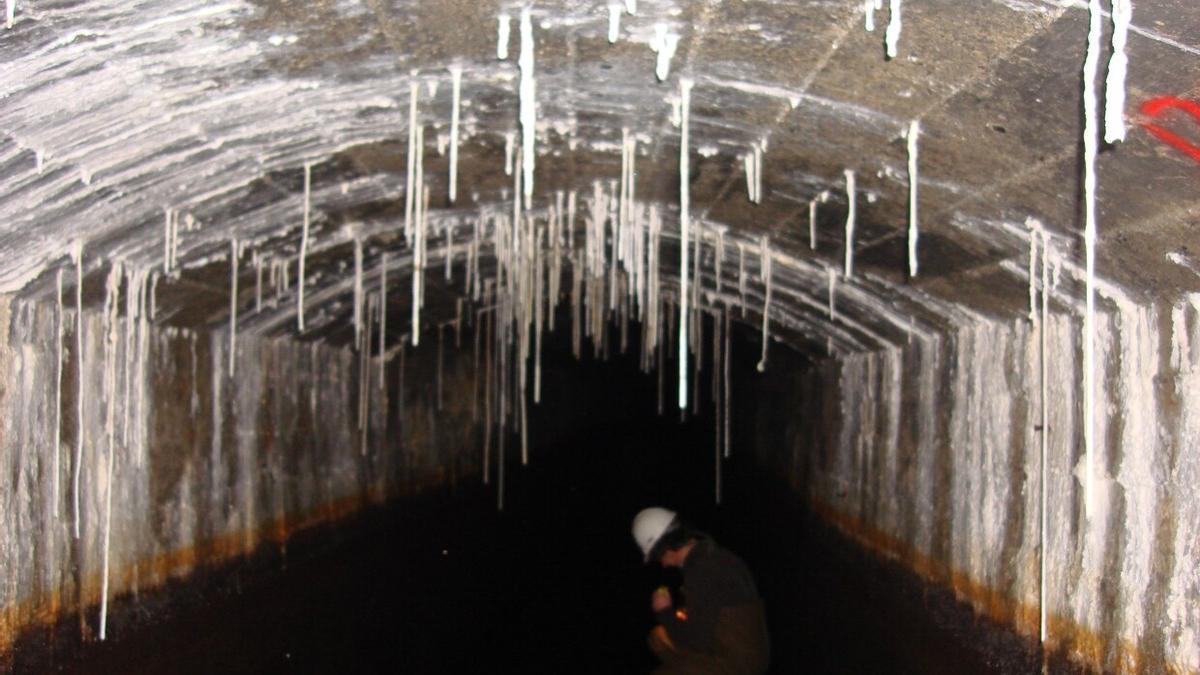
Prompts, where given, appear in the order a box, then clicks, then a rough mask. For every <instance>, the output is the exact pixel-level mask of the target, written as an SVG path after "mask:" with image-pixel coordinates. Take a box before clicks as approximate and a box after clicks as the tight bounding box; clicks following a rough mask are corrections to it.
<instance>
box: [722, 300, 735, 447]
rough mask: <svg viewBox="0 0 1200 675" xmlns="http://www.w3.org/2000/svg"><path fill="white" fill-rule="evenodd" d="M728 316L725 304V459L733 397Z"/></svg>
mask: <svg viewBox="0 0 1200 675" xmlns="http://www.w3.org/2000/svg"><path fill="white" fill-rule="evenodd" d="M729 315H730V311H729V303H725V356H724V357H722V359H721V361H722V363H723V365H724V366H725V375H724V377H723V378H722V379H723V380H724V381H725V415H724V417H725V457H726V459H728V458H729V453H730V447H731V443H730V441H729V431H730V423H729V409H730V404H729V399H730V397H731V396H732V395H733V386H732V385H731V383H730V379H729V377H730V373H731V372H732V369H731V368H730V365H729V362H730V360H731V359H732V358H733V351H732V349H731V347H732V345H731V344H730V343H731V339H730V333H731V332H732V330H733V324H732V323H731V322H730V319H729Z"/></svg>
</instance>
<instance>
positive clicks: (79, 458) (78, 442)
mask: <svg viewBox="0 0 1200 675" xmlns="http://www.w3.org/2000/svg"><path fill="white" fill-rule="evenodd" d="M72 254H73V257H74V258H75V352H76V356H75V362H76V371H75V372H76V375H75V382H76V386H77V387H78V391H77V392H76V394H75V396H76V401H75V405H76V409H75V463H74V464H73V465H72V467H71V472H72V474H73V475H72V477H71V492H72V494H73V499H72V503H73V505H74V511H75V514H74V515H75V538H76V539H78V538H79V473H80V471H79V470H80V468H81V467H80V465H81V464H82V463H83V422H84V417H83V402H84V392H83V380H84V372H85V371H84V367H83V365H84V363H83V242H76V243H75V249H74V251H73V252H72Z"/></svg>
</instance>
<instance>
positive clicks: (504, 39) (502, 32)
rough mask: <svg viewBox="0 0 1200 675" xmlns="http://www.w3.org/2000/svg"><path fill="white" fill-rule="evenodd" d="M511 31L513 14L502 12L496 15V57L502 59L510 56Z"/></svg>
mask: <svg viewBox="0 0 1200 675" xmlns="http://www.w3.org/2000/svg"><path fill="white" fill-rule="evenodd" d="M511 31H512V17H511V16H509V15H507V14H501V15H500V16H498V17H496V58H497V59H499V60H501V61H503V60H505V59H507V58H508V35H509V33H510V32H511Z"/></svg>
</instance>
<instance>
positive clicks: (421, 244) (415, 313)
mask: <svg viewBox="0 0 1200 675" xmlns="http://www.w3.org/2000/svg"><path fill="white" fill-rule="evenodd" d="M424 137H425V134H424V129H417V138H418V141H419V142H418V154H422V153H421V151H420V141H421V140H422V139H424ZM421 160H422V158H420V157H419V158H418V160H417V176H418V180H417V188H418V189H419V190H422V192H423V194H422V195H421V201H420V202H419V203H418V205H417V210H418V211H419V212H420V218H417V219H416V220H417V221H418V222H417V223H416V224H415V226H414V228H413V229H414V233H413V245H412V264H413V268H412V327H411V334H412V345H413V346H414V347H416V346H418V345H419V344H420V342H421V297H422V295H423V291H422V289H421V284H422V282H423V281H424V274H425V273H424V269H425V260H424V257H425V223H424V219H425V214H424V197H425V194H427V192H425V190H424V175H423V172H422V169H421V165H422V161H421Z"/></svg>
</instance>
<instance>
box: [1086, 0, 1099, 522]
mask: <svg viewBox="0 0 1200 675" xmlns="http://www.w3.org/2000/svg"><path fill="white" fill-rule="evenodd" d="M1101 12H1102V8H1101V6H1100V0H1089V3H1088V14H1089V23H1088V46H1087V56H1086V57H1085V58H1084V63H1083V121H1084V123H1083V172H1084V173H1083V194H1084V230H1083V243H1084V254H1085V258H1086V261H1087V283H1086V286H1087V288H1086V290H1085V293H1086V301H1085V305H1086V310H1085V313H1084V320H1083V445H1084V462H1085V465H1084V482H1083V495H1084V497H1083V502H1084V512H1085V513H1086V514H1087V516H1088V517H1091V515H1092V507H1093V504H1092V496H1093V490H1092V473H1093V466H1092V462H1093V455H1094V447H1095V444H1096V439H1095V426H1096V423H1095V414H1096V413H1095V407H1096V403H1095V391H1094V389H1095V382H1094V373H1095V369H1096V364H1095V343H1096V309H1095V303H1096V152H1097V149H1098V148H1097V145H1098V141H1099V139H1098V138H1097V134H1098V132H1097V129H1096V122H1097V120H1096V75H1097V72H1098V70H1099V65H1100V37H1101V35H1100V33H1101V28H1100V14H1101Z"/></svg>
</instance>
